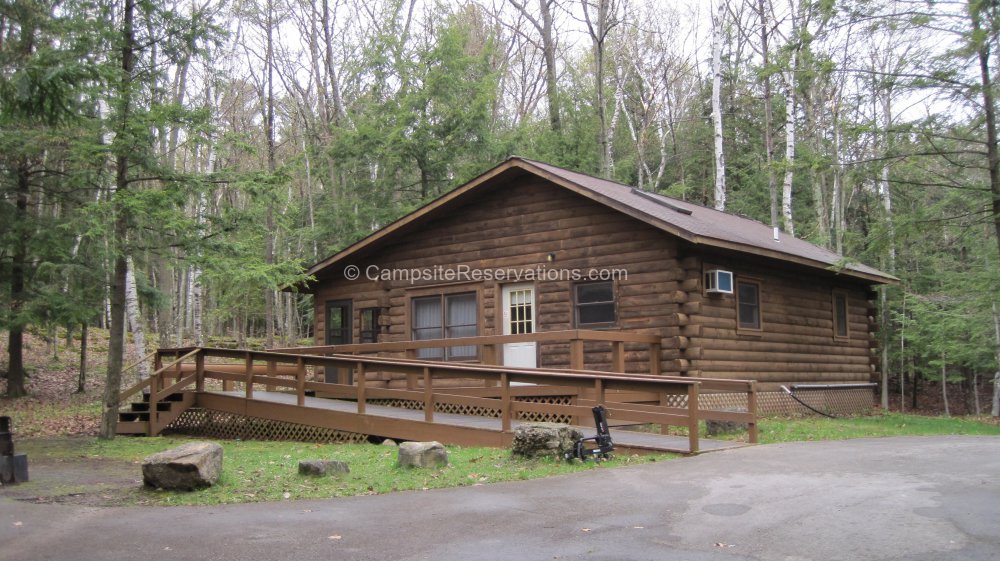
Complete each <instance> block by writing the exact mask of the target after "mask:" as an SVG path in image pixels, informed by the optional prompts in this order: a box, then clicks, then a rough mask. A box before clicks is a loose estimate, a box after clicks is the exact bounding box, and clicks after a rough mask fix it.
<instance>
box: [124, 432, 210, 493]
mask: <svg viewBox="0 0 1000 561" xmlns="http://www.w3.org/2000/svg"><path fill="white" fill-rule="evenodd" d="M221 473H222V446H219V445H218V444H216V443H214V442H189V443H187V444H183V445H181V446H178V447H177V448H171V449H170V450H165V451H163V452H160V453H158V454H153V455H152V456H150V457H148V458H146V459H145V460H143V462H142V482H143V483H145V484H146V485H147V486H149V487H155V488H158V489H171V490H180V491H193V490H194V489H198V488H200V487H211V486H212V485H214V484H215V483H216V482H217V481H218V480H219V474H221Z"/></svg>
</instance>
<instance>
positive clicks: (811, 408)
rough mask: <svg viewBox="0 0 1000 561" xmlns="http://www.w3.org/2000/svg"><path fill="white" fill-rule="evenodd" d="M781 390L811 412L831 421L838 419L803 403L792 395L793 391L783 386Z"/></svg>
mask: <svg viewBox="0 0 1000 561" xmlns="http://www.w3.org/2000/svg"><path fill="white" fill-rule="evenodd" d="M781 389H783V390H785V393H787V394H788V395H789V397H791V398H792V399H794V400H795V401H798V402H799V403H801V404H802V406H803V407H805V408H806V409H809V410H810V411H814V412H816V413H819V414H820V415H822V416H824V417H829V418H831V419H836V417H834V416H833V415H831V414H829V413H824V412H822V411H820V410H819V409H816V408H815V407H813V406H812V405H809V404H808V403H806V402H804V401H802V400H801V399H799V398H798V397H795V394H794V393H792V390H790V389H788V388H787V387H786V386H781Z"/></svg>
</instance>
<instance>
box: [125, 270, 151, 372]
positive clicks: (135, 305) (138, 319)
mask: <svg viewBox="0 0 1000 561" xmlns="http://www.w3.org/2000/svg"><path fill="white" fill-rule="evenodd" d="M125 266H126V271H125V316H126V317H127V318H128V325H129V328H130V329H131V330H132V340H133V342H134V343H135V351H136V354H138V356H139V358H142V357H144V356H146V334H145V331H144V330H143V328H142V314H141V313H140V312H139V292H138V290H136V286H135V263H134V262H133V261H132V256H128V257H127V258H126V259H125ZM146 378H149V364H148V363H147V362H146V361H142V362H141V363H140V364H139V370H138V378H137V380H136V381H139V380H145V379H146Z"/></svg>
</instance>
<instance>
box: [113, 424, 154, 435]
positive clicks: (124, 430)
mask: <svg viewBox="0 0 1000 561" xmlns="http://www.w3.org/2000/svg"><path fill="white" fill-rule="evenodd" d="M115 433H116V434H141V435H146V434H148V433H149V422H148V421H118V428H117V430H116V431H115Z"/></svg>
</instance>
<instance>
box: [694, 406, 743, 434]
mask: <svg viewBox="0 0 1000 561" xmlns="http://www.w3.org/2000/svg"><path fill="white" fill-rule="evenodd" d="M719 411H726V412H733V413H745V412H746V411H743V410H740V409H732V408H727V409H719ZM747 430H750V426H749V425H747V424H746V423H740V422H737V421H713V420H706V421H705V434H706V435H707V436H715V435H717V434H731V433H734V432H744V431H747Z"/></svg>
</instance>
